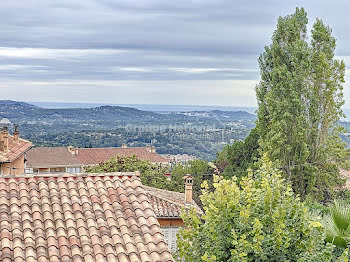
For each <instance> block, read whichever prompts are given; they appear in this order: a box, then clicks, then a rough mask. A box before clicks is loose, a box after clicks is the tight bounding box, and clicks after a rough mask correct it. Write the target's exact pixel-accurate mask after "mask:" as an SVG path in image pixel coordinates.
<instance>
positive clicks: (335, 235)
mask: <svg viewBox="0 0 350 262" xmlns="http://www.w3.org/2000/svg"><path fill="white" fill-rule="evenodd" d="M329 210H330V214H329V215H327V216H325V217H324V219H323V224H324V227H325V230H326V241H327V242H329V243H332V244H334V245H336V246H338V247H343V248H347V246H348V243H349V241H350V206H349V205H347V204H345V203H343V202H338V201H335V202H334V204H333V205H332V206H330V208H329Z"/></svg>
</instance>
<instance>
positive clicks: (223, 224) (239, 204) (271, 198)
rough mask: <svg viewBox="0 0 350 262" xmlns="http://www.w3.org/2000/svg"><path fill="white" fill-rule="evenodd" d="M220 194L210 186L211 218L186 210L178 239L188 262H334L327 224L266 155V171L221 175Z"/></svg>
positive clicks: (206, 199)
mask: <svg viewBox="0 0 350 262" xmlns="http://www.w3.org/2000/svg"><path fill="white" fill-rule="evenodd" d="M214 188H215V191H214V192H210V191H208V189H207V185H206V183H204V190H203V195H202V197H201V199H202V202H203V204H204V211H205V215H203V216H202V217H200V216H199V215H198V214H196V212H195V211H194V210H192V211H191V212H187V213H186V212H185V213H184V214H183V219H184V221H185V225H186V227H185V228H184V229H182V230H181V231H180V233H179V237H178V247H179V257H181V258H184V259H185V261H187V262H190V261H196V262H198V261H206V262H208V261H242V262H244V261H255V262H258V261H271V262H273V261H276V262H277V261H320V262H321V261H330V260H331V257H332V247H331V245H330V244H328V245H326V244H325V243H324V241H323V239H324V238H323V236H322V232H323V231H322V227H321V224H320V223H319V222H318V221H316V220H313V219H312V217H311V215H310V213H309V212H308V210H307V208H306V206H305V204H304V203H302V202H301V201H300V199H299V198H298V197H296V196H295V195H294V193H293V190H292V188H291V187H290V186H289V185H288V184H287V183H285V181H284V179H282V178H281V173H280V171H277V170H275V169H273V168H272V167H271V163H270V162H269V161H268V160H267V159H266V157H265V156H264V157H263V161H262V163H261V168H260V170H259V171H258V172H257V173H256V174H255V175H254V174H252V173H249V174H248V176H247V177H243V178H242V180H241V182H239V183H238V182H237V178H236V177H233V178H232V179H224V178H220V177H215V179H214Z"/></svg>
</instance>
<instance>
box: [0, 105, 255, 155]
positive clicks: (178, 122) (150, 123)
mask: <svg viewBox="0 0 350 262" xmlns="http://www.w3.org/2000/svg"><path fill="white" fill-rule="evenodd" d="M2 117H7V118H9V119H10V121H11V122H12V123H17V124H19V125H20V126H19V131H20V135H21V136H22V137H25V138H27V139H29V140H31V141H32V142H33V143H34V144H35V145H37V146H67V145H74V146H77V147H86V146H93V147H107V146H121V145H122V144H124V143H125V144H128V146H146V145H149V144H153V145H155V146H156V147H157V149H158V150H159V152H160V153H166V154H184V153H187V154H191V155H194V156H197V157H201V158H205V159H213V158H214V157H215V155H216V152H217V151H219V150H221V149H222V147H223V146H224V145H225V144H227V143H232V141H234V140H241V139H244V137H245V136H246V135H247V134H248V133H249V130H250V129H251V128H253V127H254V121H255V119H256V116H255V115H253V114H250V113H248V112H244V111H236V112H233V111H221V110H209V111H205V110H197V111H182V112H173V111H167V112H165V111H164V112H151V111H144V110H139V109H136V108H132V107H125V106H109V105H104V106H98V107H93V108H44V107H40V106H36V105H31V104H28V103H24V102H16V101H8V100H6V101H4V100H3V101H1V100H0V118H2Z"/></svg>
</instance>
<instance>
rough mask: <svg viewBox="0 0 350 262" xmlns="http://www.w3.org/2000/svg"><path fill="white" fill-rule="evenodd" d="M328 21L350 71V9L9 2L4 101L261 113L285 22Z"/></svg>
mask: <svg viewBox="0 0 350 262" xmlns="http://www.w3.org/2000/svg"><path fill="white" fill-rule="evenodd" d="M296 7H304V8H305V9H306V11H307V13H308V16H309V21H310V23H309V28H310V27H311V26H312V22H313V21H314V20H315V18H316V17H320V18H322V19H323V21H324V22H325V23H326V24H329V25H330V26H331V28H332V29H333V34H334V36H335V37H336V38H337V49H336V56H337V57H338V58H340V59H344V61H345V63H346V64H347V65H348V66H347V75H346V80H347V83H346V84H345V85H344V98H345V101H346V104H345V107H347V108H350V70H349V68H350V31H349V27H350V20H349V19H348V10H349V9H350V1H345V0H341V1H340V0H333V1H323V0H308V1H289V0H284V1H280V0H278V1H275V0H255V1H247V0H245V1H240V0H211V1H207V0H185V1H182V0H176V1H164V0H149V1H143V0H119V1H117V0H74V1H72V0H60V1H52V0H26V1H18V0H17V1H0V99H11V100H19V101H29V102H30V101H31V102H39V101H49V102H50V101H52V102H84V103H85V102H91V103H112V104H168V105H222V106H255V105H256V98H255V92H254V87H255V85H256V84H257V83H258V81H259V68H258V63H257V59H258V56H259V54H260V53H261V52H262V51H263V49H264V46H266V45H269V44H270V42H271V36H272V33H273V31H274V29H275V27H276V23H277V19H278V17H279V16H285V15H287V14H291V13H293V12H294V10H295V8H296Z"/></svg>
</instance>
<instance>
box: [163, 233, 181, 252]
mask: <svg viewBox="0 0 350 262" xmlns="http://www.w3.org/2000/svg"><path fill="white" fill-rule="evenodd" d="M161 229H162V232H163V234H164V238H165V241H166V243H167V244H168V247H169V249H170V251H171V252H172V253H174V252H176V250H177V245H176V239H177V233H178V232H179V227H161Z"/></svg>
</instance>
